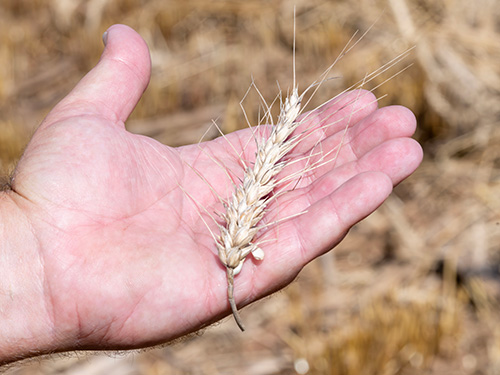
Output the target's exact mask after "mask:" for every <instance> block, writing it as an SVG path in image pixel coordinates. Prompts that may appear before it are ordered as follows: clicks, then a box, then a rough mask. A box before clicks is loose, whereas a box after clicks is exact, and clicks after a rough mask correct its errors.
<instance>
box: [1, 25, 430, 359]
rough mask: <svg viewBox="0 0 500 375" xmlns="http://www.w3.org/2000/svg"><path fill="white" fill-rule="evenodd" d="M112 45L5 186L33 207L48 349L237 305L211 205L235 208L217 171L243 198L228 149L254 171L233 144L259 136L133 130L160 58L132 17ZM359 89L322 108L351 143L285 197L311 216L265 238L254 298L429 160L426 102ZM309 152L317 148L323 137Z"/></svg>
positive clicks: (243, 284)
mask: <svg viewBox="0 0 500 375" xmlns="http://www.w3.org/2000/svg"><path fill="white" fill-rule="evenodd" d="M107 40H108V42H107V46H106V48H105V50H104V52H103V55H102V57H101V60H100V61H99V63H98V64H97V66H96V67H95V68H94V69H93V70H92V71H91V72H89V73H88V74H87V75H86V76H85V77H84V78H83V79H82V81H81V82H80V83H79V84H78V85H77V86H76V88H75V89H74V90H73V91H72V92H71V93H70V94H69V95H68V96H67V97H66V98H65V99H63V100H62V101H61V102H60V103H59V104H58V105H57V106H56V107H55V108H54V109H53V110H52V112H51V113H50V114H49V115H48V116H47V117H46V119H45V120H44V121H43V123H42V124H41V125H40V127H39V128H38V129H37V131H36V133H35V134H34V136H33V138H32V140H31V142H30V143H29V145H28V146H27V148H26V151H25V153H24V155H23V157H22V158H21V160H20V162H19V164H18V166H17V168H16V170H15V173H14V177H13V182H12V190H11V191H9V192H7V193H4V195H5V196H4V197H3V198H4V199H3V201H8V202H9V204H10V205H11V206H10V207H15V209H12V210H13V211H14V212H16V215H19V216H20V217H21V219H19V221H20V222H21V224H20V225H19V226H18V227H19V228H20V229H19V230H18V232H19V231H21V229H24V231H23V232H22V233H21V234H19V233H18V235H22V236H24V238H26V239H27V240H26V241H23V243H24V244H25V245H26V246H28V245H31V244H32V246H31V248H30V250H29V254H33V256H32V258H31V259H32V263H31V264H30V265H29V267H28V266H26V267H27V268H23V272H22V273H20V274H19V277H22V276H21V275H29V276H28V277H32V278H34V279H35V281H34V282H33V283H31V284H30V285H32V286H33V288H35V289H36V292H33V293H31V294H30V296H31V299H33V298H35V301H36V302H33V306H43V309H42V311H40V312H39V315H37V316H36V317H35V319H38V320H39V321H40V322H41V324H42V326H43V327H40V326H37V327H35V328H31V331H33V332H38V333H37V335H39V336H40V337H43V344H40V345H38V346H39V347H38V348H37V347H35V348H33V347H32V346H37V344H36V343H35V342H30V343H29V345H26V346H31V348H29V350H30V351H31V352H33V351H34V350H37V351H39V352H41V353H43V352H51V351H64V350H77V349H128V348H138V347H144V346H150V345H154V344H158V343H162V342H165V341H169V340H172V339H174V338H177V337H180V336H182V335H184V334H187V333H189V332H193V331H196V330H198V329H199V328H201V327H203V326H206V325H208V324H210V323H213V322H215V321H217V320H219V319H221V318H222V317H224V316H226V315H227V314H228V313H229V312H230V309H229V304H228V302H227V295H226V286H225V285H226V284H225V283H226V273H225V271H224V268H223V267H222V265H221V264H220V262H219V260H218V258H217V254H216V249H215V243H214V239H213V238H212V236H211V235H210V231H209V230H208V229H207V224H208V225H209V226H212V227H214V225H213V223H211V219H210V218H209V217H208V215H207V213H209V212H213V211H214V210H215V209H217V208H219V209H220V207H221V204H220V202H219V201H218V200H217V198H216V195H215V194H214V193H213V192H212V190H211V189H210V188H208V185H207V182H209V183H210V185H211V186H212V188H213V189H214V190H216V191H217V192H218V193H219V194H221V195H227V194H229V191H230V189H231V186H230V184H229V183H228V178H227V176H226V175H225V172H224V171H223V169H222V168H221V167H220V166H218V165H217V164H216V163H215V162H214V160H218V161H219V163H221V164H223V165H224V166H225V167H227V168H228V169H229V170H237V169H238V168H241V167H240V166H239V160H238V158H237V157H236V156H235V150H233V149H232V148H231V147H229V145H228V142H230V143H231V144H232V145H233V146H234V147H235V148H236V151H238V152H240V151H242V150H243V147H244V146H245V145H248V147H247V148H246V149H245V150H244V155H245V156H248V158H249V159H250V158H251V157H252V156H253V152H254V150H253V149H252V147H253V145H252V142H248V140H249V139H250V138H251V131H250V130H244V131H239V132H236V133H233V134H230V135H228V136H227V137H226V139H224V138H219V139H217V140H214V141H211V142H207V143H205V144H203V147H204V151H201V150H200V147H199V146H198V145H194V146H185V147H180V148H177V149H174V148H171V147H168V146H165V145H162V144H160V143H158V142H157V141H155V140H153V139H151V138H148V137H144V136H141V135H135V134H131V133H129V132H127V130H126V129H125V126H124V122H125V121H126V119H127V117H128V116H129V114H130V113H131V111H132V110H133V108H134V107H135V105H136V104H137V102H138V100H139V98H140V97H141V95H142V93H143V91H144V89H145V88H146V86H147V83H148V80H149V76H150V60H149V53H148V49H147V47H146V45H145V43H144V41H143V40H142V39H141V38H140V37H139V36H138V35H137V34H136V33H135V32H134V31H133V30H131V29H130V28H128V27H125V26H121V25H116V26H113V27H112V28H110V29H109V31H108V36H107ZM356 96H359V93H348V94H346V95H344V96H343V97H342V99H341V100H340V101H337V102H336V103H334V104H331V105H329V106H326V107H324V108H322V109H321V111H318V113H317V114H316V115H315V116H311V122H310V124H311V125H312V126H313V125H314V124H316V126H318V124H319V122H318V120H321V119H325V118H327V117H329V116H333V118H336V117H338V118H339V119H341V118H344V120H342V121H340V122H338V123H336V124H335V125H333V126H331V127H329V128H328V129H327V130H325V132H324V134H323V136H322V137H323V139H322V143H323V144H324V145H325V147H327V146H329V145H331V144H335V143H338V141H339V140H340V138H341V137H342V135H343V133H344V129H345V127H346V125H347V122H346V121H349V126H350V127H349V129H348V131H347V133H346V135H345V138H344V144H343V147H342V149H341V151H340V153H339V155H338V158H337V160H336V161H335V163H329V164H326V165H324V166H322V167H321V168H318V169H316V170H315V171H314V172H313V173H312V175H310V176H309V177H308V178H305V179H303V180H301V181H300V183H299V185H298V186H297V187H296V189H294V190H293V191H292V192H290V193H288V194H285V195H283V197H281V198H280V200H279V202H277V203H276V204H279V205H280V207H282V209H280V210H279V215H278V216H279V217H277V219H278V220H279V219H280V218H286V217H290V216H291V215H292V214H294V213H298V212H303V214H301V215H299V216H296V217H294V218H290V219H288V220H286V219H285V220H283V221H282V222H280V224H279V235H276V231H274V230H272V229H271V230H269V231H268V232H266V233H265V234H264V235H263V239H264V240H265V241H263V245H262V246H261V247H262V248H263V250H264V251H265V253H266V259H265V260H264V261H262V262H251V261H249V262H247V263H246V264H245V266H244V267H243V270H242V272H241V274H239V275H238V276H237V278H236V281H235V297H236V300H237V303H238V305H240V306H242V305H246V304H248V303H250V302H252V301H255V300H257V299H259V298H261V297H263V296H265V295H267V294H270V293H272V292H273V291H275V290H277V289H279V288H281V287H283V286H285V285H286V284H287V283H289V282H290V281H291V280H293V278H294V277H295V276H296V275H297V274H298V272H299V271H300V270H301V268H302V267H303V266H304V265H305V264H307V263H308V262H309V261H311V260H312V259H314V258H316V257H318V256H319V255H321V254H323V253H324V252H326V251H328V250H329V249H331V248H332V247H334V246H335V245H336V244H338V243H339V242H340V241H341V239H342V238H343V237H344V236H345V234H346V233H347V231H348V230H349V229H350V228H351V227H352V225H354V224H355V223H356V222H358V221H360V220H361V219H363V218H364V217H365V216H367V215H369V214H370V213H371V212H373V211H374V210H375V209H376V208H377V207H378V206H379V205H380V204H381V203H382V202H383V201H384V200H385V199H386V198H387V196H388V195H389V194H390V192H391V191H392V188H393V186H394V185H395V184H397V183H399V182H400V181H401V180H403V179H404V178H406V177H407V176H408V175H410V174H411V173H412V172H413V171H414V170H415V169H416V167H417V166H418V164H419V163H420V161H421V158H422V151H421V148H420V146H419V145H418V144H417V143H416V142H415V141H413V140H412V139H410V138H409V137H410V136H411V135H412V134H413V132H414V130H415V126H416V123H415V118H414V116H413V115H412V114H411V112H410V111H409V110H407V109H405V108H403V107H387V108H382V109H377V105H376V101H374V98H373V96H371V95H361V96H359V100H357V101H356V103H355V104H354V106H355V107H356V108H357V109H358V110H357V111H356V112H353V109H352V108H353V107H352V106H347V107H346V108H344V109H342V110H340V111H339V109H340V108H341V107H342V106H343V105H344V104H346V103H348V102H349V101H352V99H353V98H354V97H356ZM346 111H347V112H346ZM351 112H353V114H352V116H346V113H351ZM332 114H333V115H332ZM330 120H331V119H330ZM316 141H318V139H315V142H316ZM301 148H302V149H303V150H302V149H301V151H302V152H303V154H302V155H307V154H308V149H307V144H304V145H301ZM296 156H297V157H298V158H300V155H299V154H297V155H296ZM196 171H198V172H199V173H201V174H202V175H203V179H202V178H200V176H198V174H197V172H196ZM204 180H205V181H204ZM273 238H274V240H272V239H273ZM16 243H18V242H16ZM33 247H34V248H33ZM11 251H17V252H25V251H26V249H25V248H19V246H17V248H16V249H11ZM13 277H14V276H13ZM0 287H1V282H0ZM2 303H3V302H1V301H0V306H1V304H2ZM31 319H33V317H31ZM11 335H12V333H11ZM34 340H35V339H34ZM22 350H23V351H27V349H26V348H24V349H22ZM4 353H8V352H5V351H4ZM1 354H2V348H1V346H0V361H1V359H2V358H3V359H4V361H8V358H9V355H6V354H4V355H3V357H2V355H1ZM27 355H30V354H27V353H25V354H23V355H22V356H27ZM31 355H32V354H31ZM10 356H11V357H12V354H10ZM6 358H7V359H6Z"/></svg>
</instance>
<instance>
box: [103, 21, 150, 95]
mask: <svg viewBox="0 0 500 375" xmlns="http://www.w3.org/2000/svg"><path fill="white" fill-rule="evenodd" d="M103 41H104V45H105V49H104V51H103V54H102V56H101V60H103V59H110V60H115V61H120V62H122V63H124V64H125V65H127V66H128V67H129V68H130V69H131V70H132V71H135V72H136V75H137V77H138V78H139V80H140V84H141V86H142V87H143V90H144V89H145V88H146V86H147V84H148V82H149V77H150V72H151V57H150V54H149V48H148V45H147V44H146V42H145V41H144V39H143V38H142V37H141V36H140V35H139V34H138V33H137V32H136V31H135V30H134V29H132V28H131V27H129V26H127V25H122V24H116V25H113V26H111V27H109V28H108V29H107V30H106V31H105V32H104V34H103Z"/></svg>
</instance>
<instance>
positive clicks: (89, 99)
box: [43, 25, 151, 126]
mask: <svg viewBox="0 0 500 375" xmlns="http://www.w3.org/2000/svg"><path fill="white" fill-rule="evenodd" d="M103 42H104V44H105V48H104V51H103V53H102V55H101V58H100V59H99V62H98V63H97V65H96V66H95V67H94V68H93V69H92V70H91V71H90V72H88V73H87V74H86V75H85V77H83V78H82V79H81V81H80V82H79V83H78V84H77V85H76V87H75V88H74V89H73V90H72V91H71V92H70V93H69V94H68V95H67V96H66V97H65V98H64V99H63V100H62V101H61V102H60V103H59V104H58V105H57V106H56V107H55V108H54V109H53V110H52V112H51V113H50V114H49V115H48V116H47V118H46V120H45V121H44V124H43V125H44V126H47V125H50V124H51V123H54V122H56V121H58V120H59V119H61V118H68V117H74V116H79V115H92V116H97V117H100V118H104V119H108V120H110V121H111V122H113V123H121V124H123V123H124V122H125V120H126V119H127V118H128V116H129V115H130V113H131V112H132V111H133V109H134V108H135V106H136V105H137V103H138V101H139V99H140V98H141V96H142V94H143V92H144V90H145V89H146V87H147V85H148V83H149V79H150V74H151V58H150V54H149V48H148V46H147V44H146V42H145V41H144V39H143V38H142V37H141V36H140V35H139V34H138V33H137V32H136V31H134V30H133V29H132V28H130V27H129V26H126V25H113V26H111V27H110V28H109V29H108V30H106V31H105V33H104V34H103Z"/></svg>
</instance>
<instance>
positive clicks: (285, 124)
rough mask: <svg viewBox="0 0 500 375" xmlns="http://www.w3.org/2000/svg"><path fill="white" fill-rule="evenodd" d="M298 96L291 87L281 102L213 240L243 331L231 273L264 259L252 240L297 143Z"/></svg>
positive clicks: (235, 314) (232, 304) (235, 313)
mask: <svg viewBox="0 0 500 375" xmlns="http://www.w3.org/2000/svg"><path fill="white" fill-rule="evenodd" d="M301 99H302V97H301V96H299V94H298V90H297V88H296V87H294V89H293V90H292V93H291V94H290V96H289V97H288V98H286V99H285V101H284V102H283V103H281V106H280V115H279V117H278V121H277V123H276V125H273V126H272V129H271V134H270V135H269V137H267V138H263V139H262V140H261V141H260V142H258V145H257V153H256V159H255V163H254V164H253V166H248V167H247V168H246V170H245V174H244V177H243V180H242V183H241V184H240V185H239V186H237V187H236V189H235V191H234V192H233V194H232V196H231V197H230V198H229V200H228V201H227V203H225V204H224V206H225V209H226V212H225V213H223V214H222V218H223V221H224V222H225V223H224V225H219V229H220V235H219V237H218V238H217V241H216V243H217V250H218V254H219V259H220V260H221V262H222V263H223V264H224V266H225V267H226V269H227V284H228V288H227V295H228V299H229V304H230V305H231V310H232V312H233V315H234V318H235V320H236V323H237V324H238V326H239V327H240V329H241V330H242V331H243V330H244V329H245V328H244V326H243V323H242V322H241V318H240V316H239V314H238V309H237V307H236V303H235V302H234V296H233V289H234V288H233V285H234V276H236V275H237V274H238V273H239V272H240V270H241V267H242V266H243V262H244V261H245V258H246V257H247V255H249V254H250V253H252V256H253V257H254V258H255V259H257V260H261V259H263V258H264V252H263V251H262V249H260V248H259V247H258V246H257V245H256V244H255V243H254V242H253V240H254V238H255V236H256V234H257V232H258V230H259V227H258V226H257V225H258V223H259V222H260V220H261V219H262V217H263V216H264V213H265V208H266V206H267V204H268V201H269V199H270V198H271V196H270V193H271V192H272V191H273V189H274V188H275V187H276V185H277V181H276V179H275V177H276V175H277V174H278V173H279V172H280V171H281V170H282V169H283V168H284V166H285V163H283V162H282V159H283V157H284V156H285V155H286V154H287V153H288V152H289V151H290V150H292V149H293V148H294V147H295V146H296V144H297V140H298V137H297V136H292V133H293V132H294V131H295V129H297V127H298V126H299V124H300V122H299V121H297V117H298V115H299V114H300V103H301Z"/></svg>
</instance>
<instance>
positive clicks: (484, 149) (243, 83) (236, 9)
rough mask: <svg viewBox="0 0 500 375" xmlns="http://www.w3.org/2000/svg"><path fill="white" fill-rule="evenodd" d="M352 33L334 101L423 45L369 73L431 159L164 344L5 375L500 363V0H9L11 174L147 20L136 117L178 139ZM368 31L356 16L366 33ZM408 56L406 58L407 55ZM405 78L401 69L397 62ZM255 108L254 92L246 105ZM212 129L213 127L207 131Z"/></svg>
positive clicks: (2, 61)
mask: <svg viewBox="0 0 500 375" xmlns="http://www.w3.org/2000/svg"><path fill="white" fill-rule="evenodd" d="M294 6H296V23H297V33H296V41H297V49H296V59H297V79H298V82H299V85H300V87H302V88H305V87H306V86H307V85H309V84H310V83H311V82H313V81H314V80H315V79H317V78H318V77H319V76H320V74H321V73H322V72H323V71H324V69H326V68H327V67H328V66H329V65H330V64H331V63H332V62H333V61H334V60H335V59H336V57H337V56H338V55H339V53H340V52H341V51H342V49H343V48H344V47H345V46H346V44H348V42H349V40H350V39H351V38H352V37H353V35H355V39H356V40H357V39H359V37H360V36H361V35H362V34H364V33H365V32H366V31H368V30H369V31H368V33H367V34H366V35H365V36H364V37H363V38H362V39H361V41H360V42H359V43H358V44H357V45H356V47H355V48H354V49H352V50H351V51H350V52H349V53H348V54H347V55H346V56H345V57H343V58H342V60H341V61H340V62H339V63H338V64H337V65H336V66H335V67H334V69H333V71H332V73H331V74H330V76H331V77H334V79H331V80H329V81H327V82H326V83H325V84H324V85H323V86H322V87H321V89H320V90H319V91H318V93H317V95H316V97H315V101H316V102H317V103H321V102H322V101H324V100H327V99H328V98H330V97H332V96H334V95H335V94H337V93H338V92H340V91H342V90H344V89H345V88H347V87H350V86H351V85H352V84H354V83H355V82H358V81H359V80H362V79H363V78H364V77H365V76H366V74H367V73H370V72H372V71H374V70H376V69H377V68H379V67H381V66H382V65H384V64H385V63H387V62H388V61H390V60H391V59H393V58H394V57H396V56H398V55H399V54H401V53H403V52H404V51H406V50H407V49H408V48H411V47H415V48H414V49H413V50H412V51H411V53H410V55H409V56H408V57H407V58H405V59H404V61H403V62H402V63H400V64H398V65H397V66H395V67H393V68H392V69H390V70H388V71H387V72H385V73H384V74H382V75H380V76H377V77H376V78H375V79H374V80H373V81H372V82H370V83H369V84H368V86H367V87H368V88H372V87H376V86H377V85H379V84H381V83H384V82H385V81H386V80H388V79H389V80H388V81H387V82H385V83H384V84H383V85H382V86H380V87H379V88H378V89H376V91H375V94H376V95H377V96H378V97H381V100H380V105H391V104H401V105H405V106H408V107H409V108H410V109H412V110H413V112H414V113H415V115H416V116H417V119H418V122H419V129H418V131H417V134H416V136H415V137H416V139H417V140H418V141H419V142H420V143H421V144H422V146H423V148H424V151H425V160H424V162H423V164H422V166H421V167H420V168H419V169H418V170H417V172H416V173H415V174H414V175H413V176H412V177H411V178H409V179H408V180H407V181H405V182H404V183H402V184H401V185H400V186H398V187H397V188H396V190H395V192H394V194H393V195H392V196H391V197H390V198H389V199H388V201H387V202H386V203H385V204H384V205H383V206H382V207H381V208H380V209H379V210H378V211H377V212H376V213H374V214H373V215H371V216H370V217H369V218H367V219H366V220H365V221H363V222H362V223H360V224H359V225H357V226H356V227H354V228H353V230H352V231H351V233H350V234H349V235H348V237H347V238H346V240H345V241H344V242H343V243H342V244H341V245H340V246H338V247H337V248H336V249H335V251H333V252H331V253H329V254H327V255H325V256H324V257H322V258H321V259H318V260H317V261H315V262H313V263H311V264H310V265H309V266H308V267H306V269H305V270H304V271H303V272H302V273H301V275H300V277H299V278H298V280H297V281H295V282H294V283H293V284H292V285H291V286H290V287H288V288H287V289H285V290H284V291H283V292H280V293H278V294H277V295H275V296H273V297H271V298H268V299H266V300H263V301H260V302H257V303H255V304H254V305H252V306H250V307H248V308H246V309H244V310H243V312H242V317H243V319H244V321H245V324H246V325H247V331H246V332H245V333H243V334H242V333H240V331H239V330H238V328H237V327H236V325H235V323H234V322H233V321H232V320H231V319H229V318H228V319H226V320H225V321H223V322H222V323H220V324H218V325H216V326H215V327H211V328H209V329H207V330H205V332H203V334H202V335H196V336H193V337H189V338H186V339H183V340H181V341H180V342H178V343H176V344H174V345H170V346H167V347H165V348H156V349H151V350H147V351H144V352H134V353H122V354H117V353H112V354H110V353H105V354H95V353H88V354H87V353H75V354H72V355H69V356H58V357H55V358H52V359H48V360H35V361H33V362H29V363H25V364H22V365H20V366H17V367H13V368H11V369H9V370H7V374H23V375H24V374H72V375H75V374H79V375H80V374H82V375H83V374H148V375H149V374H158V375H160V374H165V375H169V374H210V375H212V374H251V375H259V374H306V373H309V374H332V375H334V374H335V375H337V374H339V375H340V374H342V375H355V374H356V375H358V374H424V373H425V374H500V324H499V323H500V319H499V318H500V306H499V301H500V300H499V297H500V288H499V287H500V5H499V4H498V2H497V1H496V0H477V1H468V0H411V1H410V0H345V1H344V0H338V1H324V0H294V1H290V0H276V1H264V0H251V1H243V0H240V1H237V0H234V1H229V0H214V1H207V0H183V1H169V0H150V1H147V0H1V2H0V168H1V172H2V173H1V175H2V176H3V177H2V181H3V182H2V183H5V182H6V181H7V180H8V175H9V173H11V172H12V170H13V168H14V166H15V164H16V161H17V160H18V158H19V157H20V155H21V154H22V150H23V147H24V146H25V145H26V143H27V142H28V141H29V139H30V136H31V134H32V133H33V131H34V129H35V128H36V126H37V124H38V123H40V121H41V120H42V119H43V117H44V116H45V115H46V114H47V112H48V111H49V110H50V108H51V107H52V106H54V104H56V103H57V102H58V101H59V100H60V99H61V98H62V97H64V96H65V95H66V94H67V93H68V92H69V90H71V88H72V87H73V86H74V85H75V84H76V83H77V82H78V80H79V79H80V78H81V77H82V76H83V75H84V74H85V73H86V72H87V71H88V70H89V69H91V68H92V66H93V65H94V64H95V63H96V62H97V61H98V59H99V56H100V54H101V52H102V49H103V46H102V41H101V36H102V33H103V32H104V31H105V30H106V29H107V28H108V27H109V26H110V25H112V24H114V23H124V24H127V25H129V26H131V27H133V28H135V29H136V30H137V31H138V32H139V33H140V34H141V35H142V37H143V38H144V39H145V40H146V41H147V43H148V45H149V47H150V49H151V55H152V61H153V72H152V78H151V83H150V85H149V88H148V90H147V91H146V93H145V95H144V97H143V99H142V100H141V102H140V103H139V105H138V106H137V108H136V110H135V112H134V113H133V115H132V117H131V119H130V121H129V122H128V124H127V127H128V129H129V130H130V131H132V132H136V133H141V134H145V135H149V136H152V137H154V138H156V139H158V140H159V141H161V142H163V143H165V144H168V145H172V146H178V145H182V144H187V143H194V142H198V141H199V140H200V139H201V137H202V135H203V134H204V133H205V132H206V131H207V130H208V135H207V137H208V138H210V137H213V136H216V135H217V132H216V131H214V129H213V128H210V124H211V121H212V120H217V123H218V124H219V126H220V127H221V128H222V129H223V131H224V132H231V131H234V130H236V129H239V128H242V127H244V126H246V123H245V120H244V117H243V116H242V111H241V108H240V100H241V99H242V98H243V96H244V95H245V92H246V90H247V89H248V87H249V85H250V83H251V81H252V77H253V79H254V80H255V83H256V84H257V86H258V87H259V89H260V90H261V92H262V93H263V95H264V96H265V97H266V98H267V99H268V101H269V102H270V101H272V100H273V99H274V97H275V95H276V94H277V91H278V87H277V84H276V82H279V84H280V87H281V88H282V89H283V90H285V91H286V89H287V88H289V87H290V86H291V83H292V46H293V9H294ZM356 32H358V33H357V34H356ZM405 68H408V69H406V70H404V69H405ZM401 70H404V71H403V72H401V74H399V75H398V76H396V77H394V78H392V79H390V78H391V77H392V76H393V75H394V74H395V73H398V72H400V71H401ZM244 107H245V109H246V110H247V112H248V114H249V116H250V118H251V119H254V120H256V119H257V116H258V114H259V112H258V110H259V103H258V101H257V98H256V97H252V96H250V97H249V98H248V99H247V100H246V101H245V103H244ZM207 137H206V138H207Z"/></svg>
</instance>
